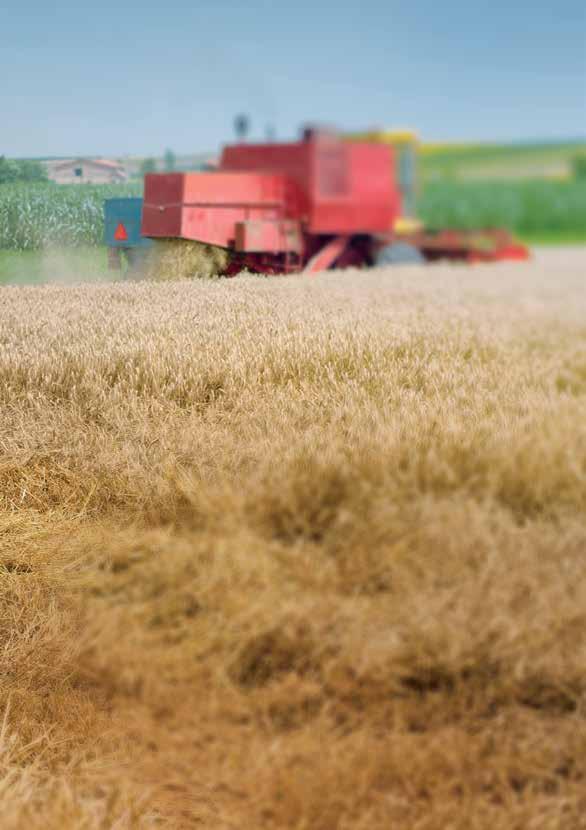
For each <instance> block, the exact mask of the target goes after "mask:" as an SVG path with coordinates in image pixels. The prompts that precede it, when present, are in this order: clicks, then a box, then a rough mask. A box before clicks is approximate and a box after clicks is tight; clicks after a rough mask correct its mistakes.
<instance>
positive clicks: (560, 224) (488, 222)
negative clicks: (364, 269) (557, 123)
mask: <svg viewBox="0 0 586 830" xmlns="http://www.w3.org/2000/svg"><path fill="white" fill-rule="evenodd" d="M140 193H141V184H140V182H137V183H132V184H123V185H75V186H74V185H72V186H67V185H54V184H41V185H18V184H15V185H2V186H0V249H7V250H16V251H33V250H39V249H41V248H44V247H46V246H48V245H62V246H72V247H77V246H88V245H90V246H93V245H100V244H102V241H103V233H104V224H103V202H104V199H107V198H108V197H111V196H137V195H140ZM419 214H420V216H421V218H422V219H423V221H424V222H425V224H426V225H428V226H430V227H436V228H441V227H454V228H482V227H491V226H492V227H494V226H502V227H506V228H508V229H509V230H511V231H514V232H515V233H517V234H519V235H520V236H527V237H533V238H539V237H540V236H541V237H544V238H547V237H559V238H561V239H563V238H572V239H584V240H586V183H585V182H584V181H518V182H511V181H502V182H495V181H491V182H478V181H453V182H452V181H439V182H432V183H430V184H428V185H427V186H426V188H425V191H424V193H423V195H422V196H421V198H420V202H419Z"/></svg>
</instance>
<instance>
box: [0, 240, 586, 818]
mask: <svg viewBox="0 0 586 830" xmlns="http://www.w3.org/2000/svg"><path fill="white" fill-rule="evenodd" d="M584 264H585V257H584V255H583V254H581V253H579V252H578V253H572V252H568V253H559V254H551V255H550V256H549V257H542V258H539V259H538V260H537V261H536V262H534V263H532V264H528V265H525V264H519V265H514V266H510V267H509V266H503V265H499V266H478V267H475V268H466V267H448V266H443V265H439V266H437V267H429V268H420V267H415V268H405V269H401V268H398V269H388V270H373V271H370V272H359V271H347V272H343V273H329V274H325V275H320V276H319V277H317V278H307V277H287V278H272V279H264V278H261V277H251V276H244V277H239V278H237V279H235V280H223V281H222V280H218V281H202V282H179V283H173V282H166V283H161V284H147V283H144V284H139V283H133V284H115V285H107V284H99V285H83V284H80V285H75V286H71V285H67V286H55V285H51V286H44V287H42V286H41V287H29V288H20V287H18V288H17V287H12V288H11V287H5V288H3V289H1V290H0V407H1V431H0V613H1V615H2V616H1V619H2V625H1V627H0V638H1V646H2V650H1V652H0V797H1V800H2V821H1V826H2V828H3V830H20V829H21V828H22V829H23V830H25V828H26V830H28V829H29V828H30V829H31V830H37V829H38V830H40V829H41V828H42V830H74V829H75V830H78V828H79V829H81V830H98V828H100V830H110V828H115V829H116V830H128V829H129V828H150V827H153V828H159V827H160V828H206V830H207V828H210V829H211V828H213V829H214V830H228V829H233V830H257V829H258V830H293V828H294V829H295V830H393V828H397V829H398V830H403V828H406V830H446V828H451V829H452V830H489V828H490V830H526V829H529V830H558V828H562V829H565V828H567V830H576V828H584V827H586V818H585V817H586V281H585V278H584V272H585V269H584Z"/></svg>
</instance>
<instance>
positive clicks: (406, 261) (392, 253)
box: [374, 242, 425, 266]
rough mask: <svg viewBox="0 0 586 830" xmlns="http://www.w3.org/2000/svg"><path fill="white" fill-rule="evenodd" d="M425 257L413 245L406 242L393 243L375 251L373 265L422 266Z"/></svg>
mask: <svg viewBox="0 0 586 830" xmlns="http://www.w3.org/2000/svg"><path fill="white" fill-rule="evenodd" d="M424 262H425V257H424V256H423V254H422V253H421V251H420V250H419V248H416V247H415V245H409V243H408V242H393V243H391V244H390V245H385V247H384V248H381V249H380V250H379V251H377V253H376V255H375V258H374V264H375V265H377V266H382V265H423V263H424Z"/></svg>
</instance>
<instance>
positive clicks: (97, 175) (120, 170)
mask: <svg viewBox="0 0 586 830" xmlns="http://www.w3.org/2000/svg"><path fill="white" fill-rule="evenodd" d="M46 166H47V174H48V176H49V178H50V179H51V180H52V181H54V182H56V183H57V184H114V183H116V182H125V181H126V180H127V179H128V174H127V172H126V169H125V167H124V165H123V164H121V163H120V162H118V161H112V160H110V159H90V158H74V159H59V160H55V161H48V162H46Z"/></svg>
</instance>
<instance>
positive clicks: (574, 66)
mask: <svg viewBox="0 0 586 830" xmlns="http://www.w3.org/2000/svg"><path fill="white" fill-rule="evenodd" d="M0 39H1V40H0V43H1V46H0V113H1V120H0V154H2V153H4V154H5V155H9V156H45V155H71V154H103V155H123V154H137V155H143V154H151V153H152V154H161V153H162V152H163V150H164V149H165V148H166V147H172V148H173V149H174V150H175V151H176V152H178V153H182V152H184V153H187V152H199V151H206V150H211V149H214V148H215V147H216V146H217V145H218V144H219V143H221V142H223V141H226V140H230V138H231V137H232V122H233V117H234V115H235V114H236V113H237V112H239V111H244V112H248V113H249V114H250V116H251V119H252V125H253V135H254V136H256V137H259V138H260V137H262V136H263V135H264V131H265V128H266V125H268V124H271V125H273V126H274V128H275V129H276V134H277V136H278V137H280V138H288V137H291V136H294V135H296V134H297V130H298V127H299V125H300V124H301V123H303V122H307V121H314V122H320V123H328V124H332V125H337V126H340V127H343V128H349V129H350V128H364V127H370V126H375V125H387V126H412V127H415V128H417V129H418V130H419V132H420V134H421V135H422V137H423V138H424V139H427V140H446V139H461V140H475V139H485V140H493V139H494V140H506V141H509V140H511V141H514V140H522V139H550V138H566V137H577V136H584V135H586V4H585V3H584V0H555V2H553V1H552V0H509V2H504V0H484V2H478V0H469V1H468V2H466V0H444V2H441V0H440V1H439V2H437V1H436V2H431V0H410V2H398V0H386V2H382V0H362V2H351V3H345V2H344V0H338V2H319V0H315V1H314V2H309V0H286V2H279V0H275V2H272V3H271V2H263V0H242V2H235V1H233V0H216V2H208V0H201V1H200V2H189V3H188V2H177V1H176V0H168V2H166V3H162V2H159V3H157V4H153V5H151V4H149V3H148V2H141V3H139V2H136V0H115V1H114V0H103V2H101V3H100V4H99V5H98V4H93V3H92V4H88V3H84V2H83V0H78V2H75V3H74V2H71V0H66V2H58V0H55V2H54V4H53V3H51V4H49V3H47V2H46V0H45V1H44V2H41V0H21V2H14V0H5V3H4V4H3V7H2V16H1V24H0Z"/></svg>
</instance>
